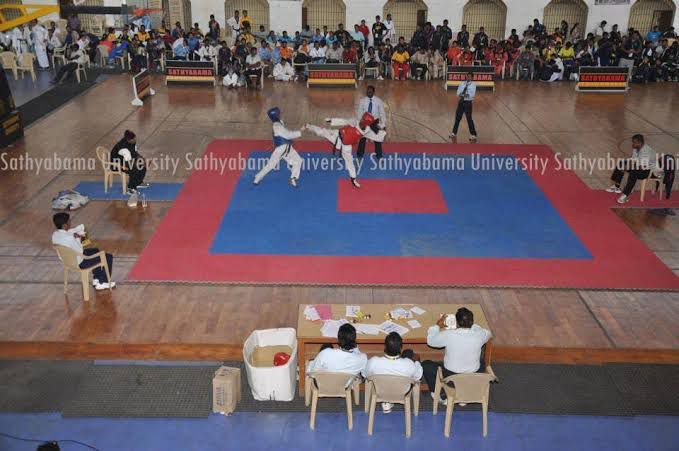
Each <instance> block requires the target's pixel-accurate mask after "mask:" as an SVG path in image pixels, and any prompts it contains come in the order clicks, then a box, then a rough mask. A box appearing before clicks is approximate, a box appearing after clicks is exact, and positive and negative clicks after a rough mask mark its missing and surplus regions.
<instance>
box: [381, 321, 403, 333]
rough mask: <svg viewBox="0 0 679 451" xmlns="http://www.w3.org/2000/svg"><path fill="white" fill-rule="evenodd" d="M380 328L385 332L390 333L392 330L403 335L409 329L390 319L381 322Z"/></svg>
mask: <svg viewBox="0 0 679 451" xmlns="http://www.w3.org/2000/svg"><path fill="white" fill-rule="evenodd" d="M380 330H381V331H382V332H384V333H385V334H390V333H392V332H396V333H398V334H399V335H401V336H403V335H405V334H407V333H408V332H410V329H408V328H407V327H403V326H401V325H400V324H396V323H394V322H391V321H385V322H383V323H382V324H380Z"/></svg>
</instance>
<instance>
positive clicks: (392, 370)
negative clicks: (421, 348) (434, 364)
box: [362, 355, 422, 380]
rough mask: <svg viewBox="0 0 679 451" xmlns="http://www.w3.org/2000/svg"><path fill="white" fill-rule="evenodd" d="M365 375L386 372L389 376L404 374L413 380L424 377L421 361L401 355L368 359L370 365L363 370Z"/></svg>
mask: <svg viewBox="0 0 679 451" xmlns="http://www.w3.org/2000/svg"><path fill="white" fill-rule="evenodd" d="M362 374H363V375H364V376H365V377H368V376H372V375H374V374H378V375H379V374H384V375H388V376H403V377H408V378H410V379H413V380H420V379H421V378H422V365H420V362H413V361H412V360H410V359H404V358H401V357H390V356H387V355H385V356H383V357H377V356H375V357H371V358H370V360H368V365H367V366H366V367H365V370H364V371H362Z"/></svg>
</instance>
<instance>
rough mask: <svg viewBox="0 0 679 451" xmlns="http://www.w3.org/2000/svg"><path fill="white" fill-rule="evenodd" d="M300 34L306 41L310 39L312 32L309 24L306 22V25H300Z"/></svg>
mask: <svg viewBox="0 0 679 451" xmlns="http://www.w3.org/2000/svg"><path fill="white" fill-rule="evenodd" d="M301 35H302V39H306V41H307V42H309V41H310V40H311V37H312V36H313V35H314V34H313V33H312V32H311V28H310V27H309V25H308V24H307V25H304V26H303V27H302V33H301Z"/></svg>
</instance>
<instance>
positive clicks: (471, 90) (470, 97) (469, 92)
mask: <svg viewBox="0 0 679 451" xmlns="http://www.w3.org/2000/svg"><path fill="white" fill-rule="evenodd" d="M457 96H458V97H459V98H460V101H459V102H458V104H457V111H455V125H453V131H452V133H451V134H450V138H451V139H454V138H455V136H456V135H457V129H458V128H459V127H460V122H461V121H462V116H463V115H464V116H465V117H466V118H467V125H468V126H469V133H470V134H471V136H470V137H469V140H470V141H476V127H474V119H473V118H472V102H473V101H474V97H475V96H476V83H474V73H473V72H469V73H468V74H467V79H466V80H465V82H464V83H461V84H460V86H458V87H457Z"/></svg>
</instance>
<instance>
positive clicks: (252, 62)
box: [243, 11, 289, 87]
mask: <svg viewBox="0 0 679 451" xmlns="http://www.w3.org/2000/svg"><path fill="white" fill-rule="evenodd" d="M243 14H245V11H243ZM288 61H289V60H288ZM261 76H262V59H261V58H260V57H259V55H258V54H257V49H256V48H255V47H252V48H251V49H250V54H249V55H248V57H247V58H245V82H246V83H247V84H248V86H250V87H253V80H252V78H254V79H255V81H254V83H255V84H254V86H258V85H259V83H260V77H261Z"/></svg>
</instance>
